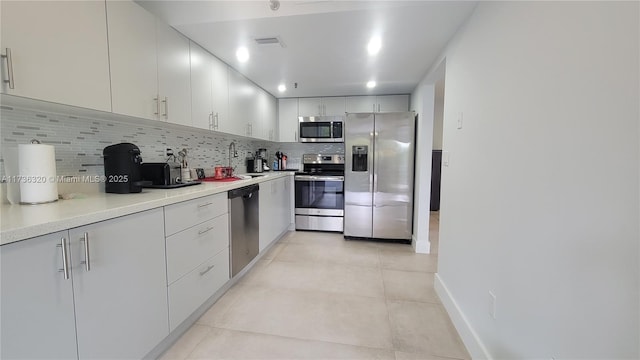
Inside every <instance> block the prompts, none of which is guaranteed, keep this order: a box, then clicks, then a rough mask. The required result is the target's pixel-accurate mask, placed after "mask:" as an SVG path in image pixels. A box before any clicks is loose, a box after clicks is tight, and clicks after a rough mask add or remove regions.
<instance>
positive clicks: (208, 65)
mask: <svg viewBox="0 0 640 360" xmlns="http://www.w3.org/2000/svg"><path fill="white" fill-rule="evenodd" d="M189 46H190V56H191V120H192V124H193V126H195V127H197V128H201V129H208V130H215V129H214V118H213V93H212V86H211V85H212V82H213V61H212V59H213V55H211V54H209V53H208V52H207V51H206V50H204V49H203V48H201V47H200V46H198V44H196V43H194V42H190V44H189Z"/></svg>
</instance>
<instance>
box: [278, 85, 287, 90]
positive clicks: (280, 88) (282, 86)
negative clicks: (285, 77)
mask: <svg viewBox="0 0 640 360" xmlns="http://www.w3.org/2000/svg"><path fill="white" fill-rule="evenodd" d="M278 91H280V92H285V91H287V87H286V86H285V85H284V84H280V85H278Z"/></svg>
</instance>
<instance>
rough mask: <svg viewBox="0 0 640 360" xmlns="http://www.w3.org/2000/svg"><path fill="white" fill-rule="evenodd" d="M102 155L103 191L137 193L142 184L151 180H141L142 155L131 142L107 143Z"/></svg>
mask: <svg viewBox="0 0 640 360" xmlns="http://www.w3.org/2000/svg"><path fill="white" fill-rule="evenodd" d="M102 155H104V175H105V176H106V184H105V191H106V192H108V193H115V194H129V193H139V192H141V191H142V186H144V185H151V181H142V172H141V167H142V166H141V165H142V157H141V156H140V148H138V147H137V146H135V145H134V144H131V143H121V144H115V145H109V146H107V147H106V148H104V150H103V151H102Z"/></svg>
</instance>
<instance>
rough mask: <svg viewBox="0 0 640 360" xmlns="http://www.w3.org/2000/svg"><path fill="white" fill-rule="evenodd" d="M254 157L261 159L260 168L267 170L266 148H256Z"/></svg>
mask: <svg viewBox="0 0 640 360" xmlns="http://www.w3.org/2000/svg"><path fill="white" fill-rule="evenodd" d="M256 157H258V158H260V159H262V170H264V171H269V170H270V169H269V164H268V163H269V157H268V156H267V149H264V148H262V149H258V151H257V153H256Z"/></svg>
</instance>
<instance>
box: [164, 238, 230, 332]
mask: <svg viewBox="0 0 640 360" xmlns="http://www.w3.org/2000/svg"><path fill="white" fill-rule="evenodd" d="M228 280H229V248H228V247H227V248H224V250H222V251H220V252H219V253H218V254H217V255H215V256H213V257H212V258H210V259H208V260H207V261H205V262H204V263H202V264H200V266H198V267H197V268H196V269H194V270H193V271H191V272H190V273H189V274H187V275H186V276H185V277H183V278H182V279H180V280H178V281H176V282H175V283H173V284H171V285H169V327H170V329H171V331H173V330H174V329H175V328H176V327H177V326H178V325H180V323H182V322H183V321H184V320H185V319H186V318H187V317H189V315H191V314H192V313H193V312H194V311H195V310H196V309H197V308H198V307H199V306H200V305H202V304H203V303H204V302H205V301H206V300H207V299H209V297H211V296H212V295H213V294H215V292H216V291H218V289H220V288H221V287H222V286H223V285H224V284H225V283H226V282H227V281H228Z"/></svg>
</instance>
